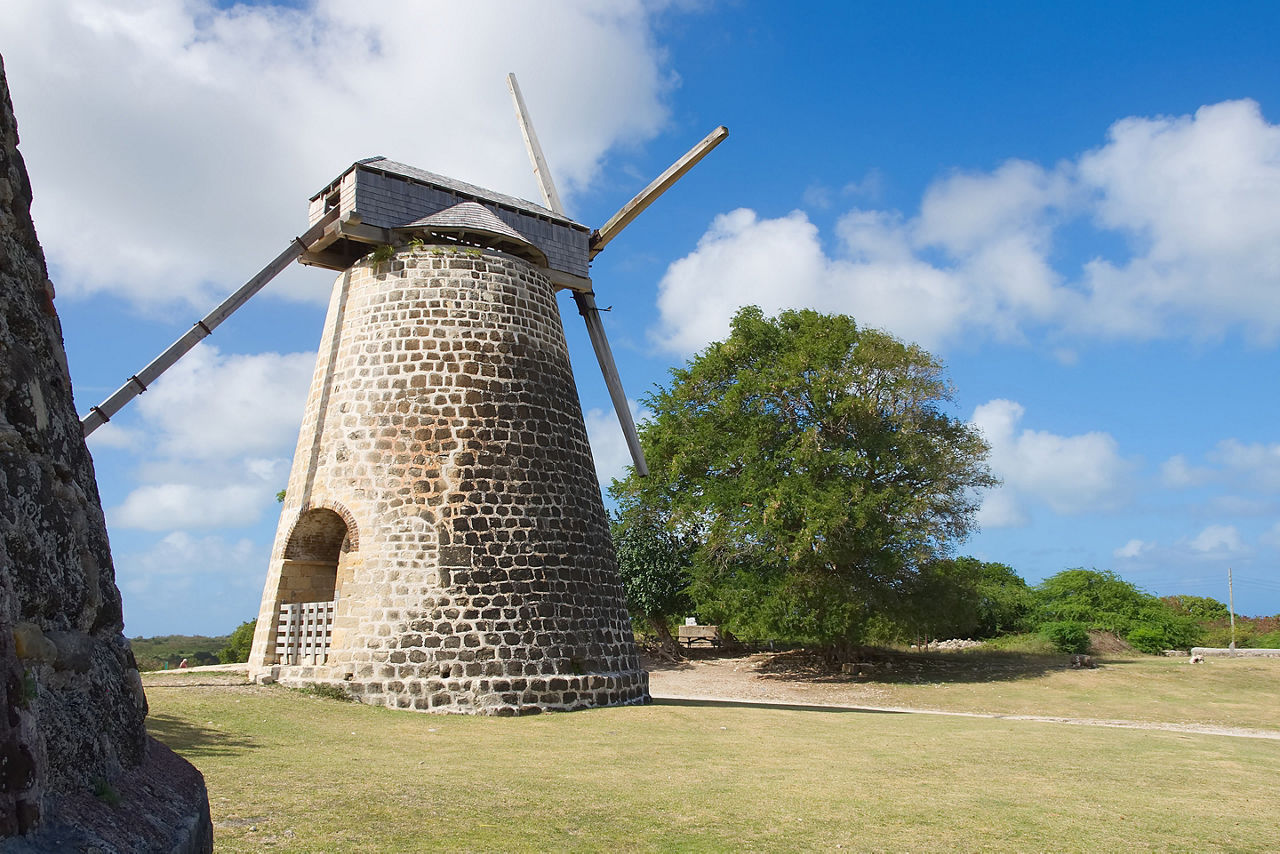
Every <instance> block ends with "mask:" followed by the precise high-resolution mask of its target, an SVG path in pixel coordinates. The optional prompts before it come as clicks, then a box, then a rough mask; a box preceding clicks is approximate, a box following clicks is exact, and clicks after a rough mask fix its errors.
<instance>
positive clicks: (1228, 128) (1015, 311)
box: [654, 101, 1280, 353]
mask: <svg viewBox="0 0 1280 854" xmlns="http://www.w3.org/2000/svg"><path fill="white" fill-rule="evenodd" d="M824 200H825V197H824ZM1069 223H1072V224H1078V223H1083V224H1084V225H1085V226H1087V227H1093V228H1096V229H1098V230H1099V231H1100V232H1107V233H1110V234H1111V235H1114V236H1119V237H1122V238H1123V239H1124V242H1125V243H1127V245H1129V246H1130V249H1129V251H1128V252H1127V254H1122V257H1117V258H1102V257H1075V258H1074V260H1071V261H1067V260H1063V259H1064V258H1068V257H1070V248H1069V247H1068V246H1067V244H1068V243H1069V240H1067V239H1066V238H1064V237H1062V236H1061V235H1062V228H1063V226H1064V225H1067V224H1069ZM835 231H836V237H837V241H836V244H835V249H834V251H833V252H831V253H828V252H827V250H826V249H824V247H823V244H822V242H821V239H820V235H819V233H818V229H817V227H816V226H815V225H814V224H813V223H812V222H810V221H809V219H808V217H807V216H806V214H805V213H803V212H800V211H794V212H792V213H790V214H788V215H787V216H784V217H779V218H774V219H767V218H761V217H759V216H758V215H757V214H756V213H755V212H754V211H751V210H746V209H742V210H736V211H732V212H730V213H727V214H723V215H721V216H719V217H717V218H716V219H715V221H714V222H713V223H712V224H711V227H710V228H709V229H708V231H707V232H706V234H705V235H704V236H703V238H702V239H701V241H700V242H699V244H698V247H697V249H696V250H695V251H694V252H692V253H691V254H690V255H688V256H686V257H685V258H682V259H680V260H678V261H676V262H675V263H674V264H672V265H671V267H670V268H669V269H668V270H667V273H666V275H665V276H664V278H663V280H662V283H661V285H660V292H661V293H660V297H659V309H660V311H661V321H660V324H659V327H658V328H657V329H656V330H655V333H654V334H655V337H656V339H657V340H658V341H659V343H660V344H661V345H662V346H664V347H665V348H666V349H669V350H671V351H674V352H678V353H690V352H693V351H696V350H698V349H699V348H701V347H702V346H703V345H705V344H706V343H708V342H709V341H712V340H715V339H716V338H719V337H722V336H723V335H724V334H725V332H726V331H727V327H728V320H729V318H730V317H732V315H733V313H734V312H735V311H736V310H737V309H738V308H739V307H741V306H742V305H747V304H752V303H754V304H757V305H760V306H761V307H762V308H764V309H765V310H766V312H769V313H773V312H775V311H777V310H779V309H782V308H796V307H812V308H818V309H822V310H827V311H839V312H844V313H847V314H852V315H854V316H855V317H857V318H858V319H859V320H861V321H862V322H864V323H867V324H869V325H872V326H881V327H884V328H887V329H888V330H889V331H890V332H893V333H894V334H896V335H899V336H902V337H905V338H908V339H911V340H915V341H919V342H920V343H922V344H924V345H926V346H930V347H937V346H941V345H944V344H947V343H949V342H951V341H953V340H955V339H957V338H958V337H960V336H961V335H964V334H966V333H973V332H977V333H981V334H985V335H990V336H995V337H998V338H1003V339H1013V340H1017V339H1018V338H1019V337H1021V336H1023V335H1025V334H1026V332H1027V331H1028V330H1031V329H1040V330H1046V329H1047V330H1050V331H1056V332H1058V333H1062V334H1085V335H1096V336H1133V337H1139V338H1153V337H1162V336H1175V335H1176V336H1182V335H1185V336H1191V337H1197V338H1198V337H1203V336H1210V335H1220V334H1223V333H1225V332H1227V331H1230V330H1233V329H1239V330H1242V331H1243V332H1245V334H1247V335H1248V336H1250V337H1251V338H1253V339H1254V340H1257V341H1261V342H1272V341H1274V340H1276V338H1277V337H1280V126H1277V125H1272V124H1269V123H1268V122H1267V121H1266V120H1265V119H1264V118H1263V117H1262V115H1261V112H1260V110H1259V109H1258V105H1257V104H1256V103H1254V102H1252V101H1231V102H1224V103H1221V104H1215V105H1211V106H1206V107H1203V108H1201V109H1200V110H1199V111H1197V112H1196V114H1195V115H1194V116H1181V117H1176V118H1156V119H1145V118H1128V119H1123V120H1121V121H1118V122H1116V123H1115V124H1114V125H1113V126H1112V127H1111V129H1110V132H1109V134H1108V136H1107V141H1106V143H1105V144H1104V145H1102V146H1101V147H1099V148H1097V149H1095V150H1093V151H1089V152H1085V153H1083V154H1081V155H1080V156H1079V157H1078V158H1076V159H1075V160H1074V161H1071V162H1064V163H1061V164H1057V165H1055V166H1053V167H1052V168H1045V167H1043V166H1040V165H1037V164H1034V163H1028V162H1025V161H1018V160H1011V161H1008V162H1006V163H1004V164H1003V165H1001V166H999V167H998V168H996V169H995V170H994V171H992V172H990V173H958V174H953V175H949V176H945V177H943V178H941V179H939V180H938V181H936V182H935V183H934V184H933V185H932V186H931V187H929V189H928V190H927V191H926V193H925V194H924V197H923V199H922V200H921V204H920V210H919V213H918V215H916V216H915V217H911V218H908V217H905V216H903V215H902V214H900V213H898V212H895V211H878V210H857V209H855V210H852V211H850V212H848V213H847V214H846V215H845V216H844V217H842V218H841V219H840V220H839V222H838V223H837V225H836V229H835ZM1064 247H1065V248H1064Z"/></svg>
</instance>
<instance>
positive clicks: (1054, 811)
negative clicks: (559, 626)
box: [148, 660, 1280, 852]
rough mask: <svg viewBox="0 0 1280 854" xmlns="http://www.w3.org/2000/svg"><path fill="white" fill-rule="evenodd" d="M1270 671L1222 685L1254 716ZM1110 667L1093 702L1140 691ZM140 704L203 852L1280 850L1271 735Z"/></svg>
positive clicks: (677, 709)
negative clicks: (179, 781)
mask: <svg viewBox="0 0 1280 854" xmlns="http://www.w3.org/2000/svg"><path fill="white" fill-rule="evenodd" d="M1151 661H1154V660H1151ZM1147 663H1148V662H1140V664H1142V665H1145V664H1147ZM1270 664H1271V667H1270V668H1269V672H1264V673H1262V674H1257V673H1253V672H1250V673H1244V672H1239V673H1237V674H1236V678H1235V680H1234V681H1233V682H1232V680H1230V679H1228V681H1229V682H1232V684H1235V685H1237V686H1238V685H1239V684H1245V683H1249V684H1251V683H1253V682H1254V681H1257V680H1259V679H1262V680H1263V681H1264V682H1265V683H1266V685H1265V690H1264V691H1263V692H1261V693H1260V694H1255V695H1251V697H1252V698H1253V699H1250V700H1249V702H1250V703H1257V702H1264V703H1265V705H1267V706H1268V707H1270V706H1271V705H1274V696H1275V690H1274V686H1276V685H1277V676H1280V662H1271V663H1270ZM1127 666H1128V665H1123V664H1117V665H1111V666H1109V667H1108V668H1106V671H1107V672H1108V673H1110V674H1112V676H1113V677H1114V678H1112V679H1111V680H1110V681H1107V682H1102V683H1098V684H1097V686H1096V688H1095V690H1096V695H1097V700H1096V701H1097V702H1102V701H1105V702H1107V703H1112V704H1113V706H1112V707H1114V708H1123V707H1127V706H1125V705H1124V704H1123V703H1121V702H1120V701H1119V700H1118V699H1117V698H1116V696H1115V695H1135V700H1134V702H1135V703H1137V702H1139V701H1140V698H1141V695H1142V694H1143V693H1144V692H1148V690H1149V685H1148V684H1147V683H1149V681H1150V678H1149V677H1144V676H1143V668H1142V667H1141V666H1139V667H1137V668H1135V669H1132V670H1130V671H1128V672H1130V673H1132V674H1134V676H1135V678H1134V679H1132V680H1125V679H1122V678H1119V675H1122V674H1123V673H1124V672H1125V667H1127ZM1223 670H1224V671H1225V670H1226V669H1225V668H1224V669H1223ZM1157 672H1159V671H1157ZM1073 675H1075V674H1074V673H1073ZM1223 678H1227V677H1223ZM1144 680H1145V681H1144ZM1157 681H1158V680H1157ZM177 682H188V683H191V682H195V683H199V684H194V685H192V684H188V685H185V686H180V685H178V684H176V683H177ZM1034 682H1035V680H1034V679H1027V680H1024V682H1023V683H1020V684H1019V691H1028V692H1031V691H1033V690H1034ZM984 684H986V685H987V686H990V685H992V684H994V685H995V687H996V688H1000V687H1002V686H1005V685H1006V683H1004V682H997V683H984ZM931 687H932V686H931ZM943 687H944V692H945V687H946V686H945V685H944V686H943ZM957 687H961V688H963V690H964V692H966V696H968V697H969V699H970V700H972V699H973V697H972V694H973V692H977V691H978V690H979V689H980V688H981V687H982V684H979V683H963V684H961V685H959V686H957ZM1220 687H1221V686H1219V685H1215V686H1211V687H1210V689H1211V690H1217V689H1218V688H1220ZM1060 693H1061V689H1054V690H1051V691H1050V692H1049V694H1050V695H1051V696H1053V695H1058V694H1060ZM933 696H934V697H935V699H936V698H938V697H940V696H941V694H940V693H939V692H937V691H935V693H934V695H933ZM1028 696H1029V695H1028ZM1147 696H1148V697H1149V696H1150V695H1149V693H1148V694H1147ZM148 697H149V700H150V702H151V719H150V726H151V730H152V732H153V734H155V735H156V736H157V737H159V738H160V739H161V740H163V741H165V742H166V743H168V744H169V745H170V746H172V747H173V748H174V749H176V750H177V751H178V752H179V753H181V754H182V755H184V756H186V757H187V758H188V759H190V760H191V761H192V762H193V763H194V764H195V765H196V766H197V767H199V768H200V769H201V771H203V772H204V774H205V779H206V781H207V783H208V786H209V795H210V802H211V805H212V810H213V816H214V821H215V827H216V836H217V847H218V850H219V851H260V850H266V849H270V850H281V851H329V852H342V851H388V852H392V851H394V852H405V851H436V850H445V851H546V850H556V851H559V850H571V851H590V850H602V849H607V850H628V851H749V850H756V851H811V850H856V851H937V850H947V851H992V850H996V851H1091V852H1092V851H1132V850H1142V851H1152V850H1154V851H1195V852H1200V851H1268V850H1277V849H1280V821H1278V820H1277V818H1276V817H1277V816H1280V789H1278V788H1277V787H1276V785H1275V781H1276V780H1277V779H1280V741H1270V740H1261V739H1247V738H1230V737H1224V736H1210V735H1197V734H1186V733H1173V732H1164V731H1141V730H1121V729H1103V728H1097V727H1086V726H1075V725H1066V724H1048V723H1032V722H1023V721H1007V720H989V719H975V718H952V717H938V716H931V715H907V714H885V713H865V712H848V711H818V710H797V709H770V708H760V707H753V706H750V705H747V704H739V705H734V704H710V705H707V704H683V703H666V704H663V703H658V704H654V705H651V706H645V707H637V708H620V709H601V710H595V711H589V712H576V713H573V714H553V715H540V716H535V717H526V718H516V719H500V718H478V717H445V716H433V715H421V714H414V713H408V712H396V711H391V710H387V709H380V708H370V707H365V706H360V705H357V704H351V703H341V702H336V701H333V700H325V699H317V698H314V697H308V696H304V695H302V694H299V693H297V692H294V691H290V690H287V689H284V688H280V687H274V686H273V687H258V686H248V685H243V684H235V677H231V676H224V675H221V674H217V675H206V674H190V675H189V676H180V677H178V678H177V679H174V678H173V677H170V676H163V675H157V676H152V677H148ZM1027 702H1030V701H1027ZM1043 713H1045V714H1054V712H1053V711H1051V710H1049V711H1043ZM1245 717H1246V718H1247V719H1248V720H1250V721H1253V722H1254V723H1255V724H1256V723H1258V722H1260V721H1265V720H1272V719H1273V717H1272V716H1271V715H1269V714H1268V713H1266V712H1265V711H1263V710H1259V709H1254V710H1252V711H1248V712H1247V713H1246V714H1245Z"/></svg>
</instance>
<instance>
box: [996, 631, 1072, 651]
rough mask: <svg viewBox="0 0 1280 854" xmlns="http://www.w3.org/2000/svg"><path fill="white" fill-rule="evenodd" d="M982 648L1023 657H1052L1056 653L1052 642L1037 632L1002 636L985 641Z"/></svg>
mask: <svg viewBox="0 0 1280 854" xmlns="http://www.w3.org/2000/svg"><path fill="white" fill-rule="evenodd" d="M982 648H983V649H985V650H998V651H1000V652H1018V653H1022V654H1023V655H1053V654H1054V653H1056V652H1057V651H1058V650H1057V648H1056V647H1054V645H1053V642H1052V641H1050V640H1049V639H1048V638H1046V637H1045V636H1044V635H1042V634H1039V633H1037V632H1023V633H1022V634H1016V635H1002V636H1001V637H998V638H992V639H990V640H988V641H986V642H985V643H983V645H982Z"/></svg>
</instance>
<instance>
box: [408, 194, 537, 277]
mask: <svg viewBox="0 0 1280 854" xmlns="http://www.w3.org/2000/svg"><path fill="white" fill-rule="evenodd" d="M399 228H402V229H412V230H415V231H425V232H429V233H431V234H440V235H456V236H457V237H458V238H459V239H463V240H465V239H468V238H470V239H471V240H474V241H478V242H481V243H483V244H484V245H487V246H492V247H493V248H495V249H502V250H505V251H507V252H510V253H511V254H512V255H517V256H519V257H522V258H526V259H528V260H531V261H534V262H535V263H537V264H540V265H542V266H546V264H547V256H546V254H545V253H543V251H542V250H541V249H539V248H538V247H537V246H535V245H534V244H533V241H531V240H529V238H527V237H525V236H524V235H523V234H521V233H520V232H518V231H516V230H515V229H514V228H512V227H511V226H509V225H507V224H506V223H505V222H503V221H502V220H501V219H499V218H498V216H497V214H495V213H494V212H493V211H491V210H489V209H488V208H486V207H485V206H484V205H482V204H480V203H479V202H459V203H458V204H456V205H454V206H453V207H449V208H445V209H444V210H442V211H437V212H436V213H433V214H431V215H429V216H424V217H422V218H421V219H416V220H414V221H413V222H410V223H406V224H405V225H402V226H399Z"/></svg>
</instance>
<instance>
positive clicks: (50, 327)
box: [0, 64, 207, 850]
mask: <svg viewBox="0 0 1280 854" xmlns="http://www.w3.org/2000/svg"><path fill="white" fill-rule="evenodd" d="M17 145H18V135H17V128H16V124H15V122H14V118H13V112H12V107H11V105H10V101H9V91H8V85H7V81H6V79H5V76H4V69H3V65H2V64H0V838H3V837H12V836H13V835H15V834H21V833H28V832H30V831H32V830H33V829H35V828H36V827H37V826H39V825H40V824H42V820H43V819H44V818H45V817H48V816H55V815H57V813H58V811H59V809H61V808H62V805H64V804H67V803H70V802H71V801H72V800H74V799H75V798H77V797H79V796H82V795H83V794H84V793H85V792H86V791H90V790H92V788H93V787H94V786H95V785H97V786H99V787H101V786H103V785H117V784H118V785H120V786H127V785H128V778H129V775H130V774H132V773H134V772H135V771H136V769H138V768H139V767H140V766H142V765H143V763H146V762H147V761H148V749H147V735H146V730H145V728H144V725H143V721H144V718H145V717H146V713H147V704H146V699H145V697H144V695H143V692H142V682H141V680H140V679H139V677H138V671H137V666H136V664H135V662H134V659H133V653H132V652H131V651H130V649H129V642H128V641H127V640H125V638H124V634H123V629H124V624H123V619H122V614H121V605H120V592H119V590H118V589H117V588H116V584H115V572H114V569H113V567H112V563H111V553H110V549H109V547H108V543H107V530H106V524H105V521H104V519H103V515H102V507H101V503H100V501H99V498H98V489H97V483H96V481H95V479H94V471H93V462H92V460H91V459H90V457H89V452H88V450H87V449H86V448H85V444H84V439H83V437H82V435H81V430H80V422H79V418H78V417H77V416H76V412H75V407H74V405H73V403H72V399H71V381H70V377H69V375H68V372H67V368H66V355H65V353H64V351H63V347H62V332H61V328H60V326H59V324H58V316H57V314H56V312H55V311H54V308H53V286H52V284H50V282H49V279H48V274H47V271H46V268H45V262H44V255H43V252H42V251H41V249H40V245H39V243H38V242H37V240H36V233H35V228H34V226H33V225H32V222H31V216H30V205H31V187H30V184H29V182H28V179H27V174H26V169H25V167H24V166H23V162H22V158H21V156H20V155H19V154H18V150H17ZM178 762H179V763H181V765H182V766H183V767H184V768H185V772H184V773H186V774H187V775H188V776H194V779H195V780H196V781H200V775H199V772H197V771H196V770H195V769H194V768H191V766H190V765H187V764H186V763H184V762H181V760H178ZM199 787H200V790H201V791H203V782H202V781H200V782H199ZM205 813H206V816H207V799H206V801H205ZM2 845H3V843H0V846H2ZM60 850H63V849H60ZM125 850H132V849H125ZM143 850H145V849H143Z"/></svg>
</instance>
